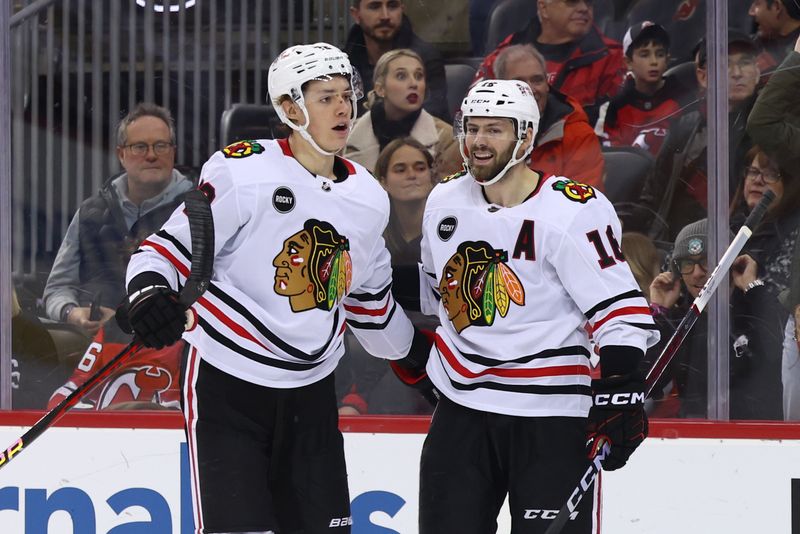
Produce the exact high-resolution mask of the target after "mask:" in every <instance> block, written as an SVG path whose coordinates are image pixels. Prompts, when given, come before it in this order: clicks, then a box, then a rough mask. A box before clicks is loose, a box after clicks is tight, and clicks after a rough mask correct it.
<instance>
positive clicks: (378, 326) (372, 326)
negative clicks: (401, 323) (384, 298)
mask: <svg viewBox="0 0 800 534" xmlns="http://www.w3.org/2000/svg"><path fill="white" fill-rule="evenodd" d="M396 309H397V303H396V302H392V309H391V310H389V313H387V314H386V320H385V321H383V322H382V323H362V322H359V321H354V320H352V319H347V325H348V326H352V327H353V328H359V329H361V330H383V329H384V328H386V325H387V324H389V321H391V320H392V315H394V311H395V310H396Z"/></svg>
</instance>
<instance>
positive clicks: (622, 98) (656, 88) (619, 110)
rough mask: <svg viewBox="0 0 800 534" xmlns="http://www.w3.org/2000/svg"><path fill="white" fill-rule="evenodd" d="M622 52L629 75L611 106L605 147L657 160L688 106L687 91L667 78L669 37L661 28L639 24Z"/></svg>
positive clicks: (676, 80)
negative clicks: (626, 148) (640, 151)
mask: <svg viewBox="0 0 800 534" xmlns="http://www.w3.org/2000/svg"><path fill="white" fill-rule="evenodd" d="M622 50H623V52H624V53H625V62H626V64H627V65H628V71H629V75H628V76H627V77H626V79H625V84H624V85H623V88H622V91H621V92H620V93H619V94H618V95H617V96H615V97H614V98H612V99H611V103H610V104H609V106H608V111H607V112H606V116H605V123H604V130H605V141H604V144H606V145H608V146H638V147H640V148H643V149H644V150H647V151H649V152H650V153H651V154H653V156H657V155H658V151H659V150H660V149H661V145H662V144H663V142H664V139H665V138H666V136H667V132H669V125H670V122H671V121H672V120H673V119H674V118H675V117H676V116H677V115H678V113H679V112H680V110H681V109H682V107H683V105H684V104H685V102H682V100H683V98H682V95H684V94H685V92H686V89H685V88H684V87H683V86H682V85H681V84H680V83H679V81H678V79H677V78H675V77H668V78H665V77H664V72H665V71H666V70H667V63H668V62H669V34H668V33H667V31H666V30H665V29H664V28H662V27H661V26H659V25H658V24H655V23H653V22H649V21H645V22H640V23H639V24H636V25H635V26H632V27H631V28H629V29H628V31H627V32H626V33H625V37H624V38H623V40H622Z"/></svg>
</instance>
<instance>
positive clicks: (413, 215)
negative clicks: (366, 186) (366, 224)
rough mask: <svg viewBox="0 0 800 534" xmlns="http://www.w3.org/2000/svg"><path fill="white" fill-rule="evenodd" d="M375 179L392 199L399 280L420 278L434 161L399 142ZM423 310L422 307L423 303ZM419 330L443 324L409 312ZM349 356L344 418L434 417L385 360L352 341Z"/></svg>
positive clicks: (341, 386)
mask: <svg viewBox="0 0 800 534" xmlns="http://www.w3.org/2000/svg"><path fill="white" fill-rule="evenodd" d="M375 177H376V178H377V179H378V181H379V182H380V183H381V185H382V186H383V188H384V189H385V190H386V192H387V193H388V194H389V201H390V203H391V208H390V211H389V224H388V225H387V226H386V230H385V231H384V233H383V238H384V240H385V241H386V248H387V249H389V252H390V253H391V255H392V267H393V273H394V274H393V277H394V279H395V280H396V283H399V281H398V277H399V276H400V275H399V273H400V272H401V271H402V272H404V273H407V276H413V277H418V276H419V270H418V267H417V264H418V263H419V262H420V261H421V257H420V242H421V241H422V214H423V212H424V210H425V201H426V200H427V199H428V195H429V194H430V192H431V190H432V189H433V186H434V185H435V184H436V182H437V180H436V179H435V177H434V175H433V156H431V154H430V152H428V150H427V149H426V148H425V146H424V145H422V143H420V142H419V141H417V140H416V139H414V138H412V137H404V138H400V139H395V140H394V141H392V142H391V143H389V144H388V145H386V147H385V148H384V149H383V150H382V151H381V154H380V156H379V157H378V162H377V163H376V165H375ZM417 306H419V303H417ZM406 314H407V315H408V317H409V319H411V322H413V323H414V325H415V326H416V327H418V328H424V329H426V330H429V331H433V330H435V329H436V326H438V324H439V321H438V320H437V319H436V318H434V317H431V316H427V315H423V314H422V313H420V312H417V311H406ZM345 335H346V338H345V342H346V343H347V353H346V354H345V357H344V358H343V359H342V361H341V362H340V363H339V366H338V367H337V369H336V375H337V376H336V378H337V389H338V391H339V395H340V399H341V400H340V401H339V414H340V415H363V414H366V413H370V414H407V415H408V414H429V413H431V411H432V406H431V403H430V402H428V401H427V400H425V398H424V397H423V396H422V395H421V394H420V393H419V391H418V390H416V389H412V388H409V387H407V386H406V385H404V384H403V383H402V382H400V380H398V379H397V376H396V375H395V374H394V373H393V372H391V371H390V368H389V365H388V363H387V362H386V361H385V360H380V359H377V358H373V357H371V356H369V355H368V354H367V353H366V352H365V351H364V349H363V348H361V346H359V345H358V344H357V342H355V340H353V339H352V338H351V336H348V335H347V334H345Z"/></svg>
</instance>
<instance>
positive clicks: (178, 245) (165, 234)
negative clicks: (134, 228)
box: [156, 230, 192, 263]
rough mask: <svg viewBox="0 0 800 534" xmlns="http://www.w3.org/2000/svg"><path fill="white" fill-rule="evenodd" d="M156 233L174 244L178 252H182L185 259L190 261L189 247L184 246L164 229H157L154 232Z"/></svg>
mask: <svg viewBox="0 0 800 534" xmlns="http://www.w3.org/2000/svg"><path fill="white" fill-rule="evenodd" d="M156 235H157V236H158V237H160V238H161V239H166V240H167V241H169V242H170V243H172V244H173V245H174V246H175V248H176V249H178V252H180V253H181V254H183V257H184V258H186V260H187V261H188V262H189V263H191V262H192V255H191V254H190V253H189V249H187V248H186V247H184V246H183V243H181V242H180V241H178V240H177V239H176V238H175V237H174V236H172V234H170V233H168V232H167V231H166V230H159V231H158V232H156Z"/></svg>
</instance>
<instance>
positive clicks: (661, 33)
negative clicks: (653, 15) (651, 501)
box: [622, 0, 800, 57]
mask: <svg viewBox="0 0 800 534" xmlns="http://www.w3.org/2000/svg"><path fill="white" fill-rule="evenodd" d="M786 1H787V2H791V1H792V0H786ZM797 1H798V2H800V0H797ZM648 39H652V40H654V41H655V42H657V43H660V44H663V45H664V47H665V48H667V49H669V34H668V33H667V30H665V29H664V28H663V27H662V26H659V25H658V24H656V23H655V22H650V21H649V20H645V21H644V22H639V23H638V24H634V25H633V26H631V27H630V28H628V31H627V32H625V36H624V37H623V38H622V53H623V54H625V55H626V56H628V57H631V56H632V55H633V50H631V48H632V47H634V46H636V45H638V44H640V43H643V42H645V41H646V40H648Z"/></svg>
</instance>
